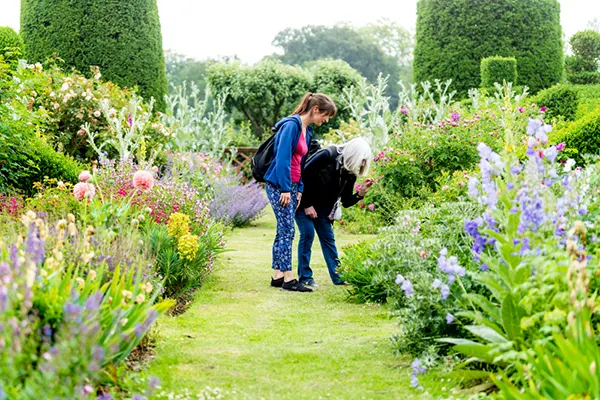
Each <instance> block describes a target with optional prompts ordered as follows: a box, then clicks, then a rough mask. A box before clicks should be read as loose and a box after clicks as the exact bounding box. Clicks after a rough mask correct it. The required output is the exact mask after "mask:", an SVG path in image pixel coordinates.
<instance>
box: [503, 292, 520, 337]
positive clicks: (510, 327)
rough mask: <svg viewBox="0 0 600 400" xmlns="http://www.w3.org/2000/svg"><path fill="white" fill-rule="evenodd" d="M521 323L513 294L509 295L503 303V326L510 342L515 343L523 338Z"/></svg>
mask: <svg viewBox="0 0 600 400" xmlns="http://www.w3.org/2000/svg"><path fill="white" fill-rule="evenodd" d="M520 321H521V318H520V316H519V311H518V308H517V305H516V304H515V301H514V299H513V296H512V294H510V293H509V294H508V295H507V296H506V297H505V298H504V301H503V302H502V325H503V326H504V331H505V332H506V335H507V336H508V338H509V339H510V340H513V341H514V340H516V339H517V338H520V337H521V334H522V332H521V327H520V325H519V324H520Z"/></svg>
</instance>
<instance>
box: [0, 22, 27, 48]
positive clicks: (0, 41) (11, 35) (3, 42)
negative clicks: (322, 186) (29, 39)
mask: <svg viewBox="0 0 600 400" xmlns="http://www.w3.org/2000/svg"><path fill="white" fill-rule="evenodd" d="M23 46H24V45H23V39H22V38H21V35H19V34H18V33H17V32H15V31H14V29H13V28H10V27H8V26H0V53H2V52H3V50H4V49H7V48H9V49H15V48H16V49H19V50H23Z"/></svg>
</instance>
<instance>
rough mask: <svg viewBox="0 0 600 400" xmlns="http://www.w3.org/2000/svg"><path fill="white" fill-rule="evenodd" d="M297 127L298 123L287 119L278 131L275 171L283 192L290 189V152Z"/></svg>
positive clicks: (291, 152)
mask: <svg viewBox="0 0 600 400" xmlns="http://www.w3.org/2000/svg"><path fill="white" fill-rule="evenodd" d="M298 129H300V128H299V127H298V124H296V123H295V122H293V121H289V122H286V123H285V124H284V125H283V126H282V127H281V130H280V131H279V144H278V146H277V155H276V156H275V173H276V174H277V181H278V182H279V186H280V189H281V191H282V192H283V193H289V192H291V191H292V154H293V152H294V150H293V149H292V146H293V144H294V137H295V136H296V134H297V133H298Z"/></svg>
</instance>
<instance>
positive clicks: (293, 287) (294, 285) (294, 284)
mask: <svg viewBox="0 0 600 400" xmlns="http://www.w3.org/2000/svg"><path fill="white" fill-rule="evenodd" d="M281 290H289V291H291V292H312V291H313V290H312V289H311V288H309V287H306V286H304V285H303V284H301V283H300V282H298V279H293V280H291V281H289V282H283V285H282V286H281Z"/></svg>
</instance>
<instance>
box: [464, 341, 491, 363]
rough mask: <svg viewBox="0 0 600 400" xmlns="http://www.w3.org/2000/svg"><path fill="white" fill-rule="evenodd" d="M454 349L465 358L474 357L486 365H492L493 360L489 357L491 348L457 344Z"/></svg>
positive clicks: (477, 344) (478, 344)
mask: <svg viewBox="0 0 600 400" xmlns="http://www.w3.org/2000/svg"><path fill="white" fill-rule="evenodd" d="M454 349H455V350H456V351H458V352H459V353H461V354H464V355H465V356H467V357H474V358H477V359H479V360H481V361H483V362H486V363H488V364H493V363H494V359H493V357H491V356H490V355H489V353H490V350H491V349H492V347H491V346H490V345H484V344H481V343H473V344H458V345H456V346H454Z"/></svg>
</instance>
